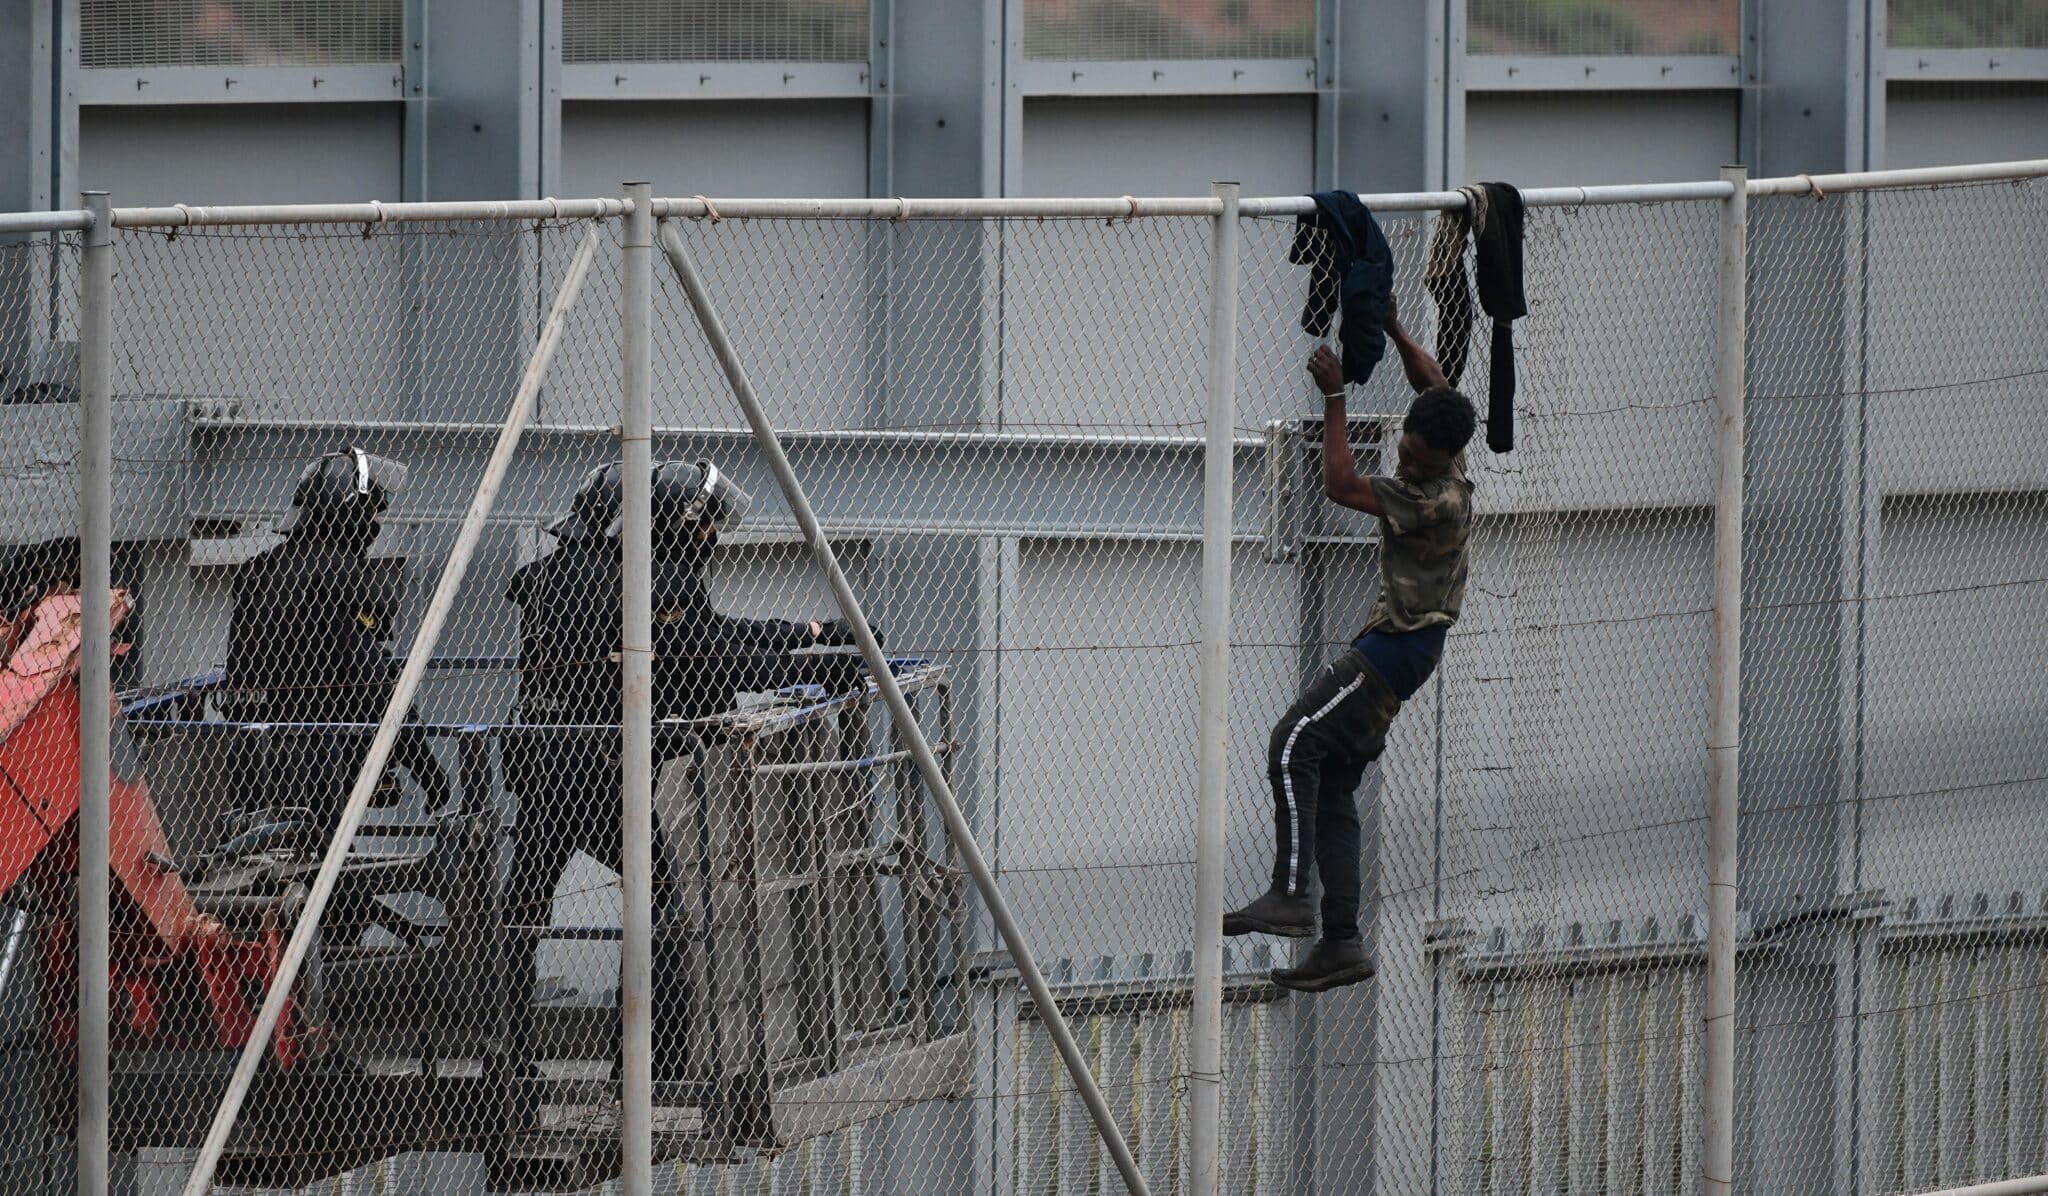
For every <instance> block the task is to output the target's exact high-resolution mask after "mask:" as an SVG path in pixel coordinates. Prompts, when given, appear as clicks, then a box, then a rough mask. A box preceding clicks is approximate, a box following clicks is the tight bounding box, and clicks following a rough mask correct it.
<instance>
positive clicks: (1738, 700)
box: [1700, 166, 1749, 1196]
mask: <svg viewBox="0 0 2048 1196" xmlns="http://www.w3.org/2000/svg"><path fill="white" fill-rule="evenodd" d="M1721 178H1722V179H1723V180H1725V181H1726V182H1728V183H1729V184H1731V186H1732V190H1731V192H1730V194H1729V195H1728V197H1727V198H1726V199H1724V200H1723V201H1722V207H1721V238H1720V249H1721V252H1720V264H1719V270H1720V283H1721V288H1720V303H1719V306H1718V308H1717V310H1716V312H1715V317H1714V323H1715V345H1716V358H1715V366H1714V409H1715V429H1716V431H1715V437H1714V466H1715V472H1714V638H1713V664H1712V680H1711V682H1710V688H1709V693H1710V701H1711V702H1712V707H1713V709H1712V714H1711V717H1710V723H1709V731H1708V735H1709V738H1710V744H1709V749H1708V765H1707V770H1708V778H1709V780H1708V785H1709V793H1708V798H1707V989H1706V1024H1705V1027H1704V1030H1705V1036H1704V1037H1705V1050H1706V1056H1707V1057H1706V1059H1705V1061H1704V1062H1705V1066H1704V1067H1703V1068H1702V1072H1701V1083H1700V1192H1701V1193H1702V1194H1703V1196H1727V1193H1729V1192H1730V1191H1731V1190H1732V1188H1733V1186H1734V1175H1735V894H1736V888H1735V883H1736V878H1735V863H1736V819H1737V815H1738V812H1739V805H1740V795H1741V776H1742V770H1741V732H1742V448H1743V445H1742V436H1743V386H1744V373H1743V354H1744V352H1745V350H1746V348H1747V344H1748V335H1747V324H1746V320H1747V307H1746V303H1747V288H1748V283H1749V267H1748V258H1747V254H1748V248H1749V246H1748V240H1749V237H1748V234H1749V203H1748V198H1749V197H1748V187H1749V171H1748V169H1747V168H1745V167H1741V166H1724V167H1722V168H1721Z"/></svg>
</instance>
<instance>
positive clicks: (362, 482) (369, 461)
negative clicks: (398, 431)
mask: <svg viewBox="0 0 2048 1196" xmlns="http://www.w3.org/2000/svg"><path fill="white" fill-rule="evenodd" d="M349 456H351V457H353V458H354V460H353V461H352V462H351V464H352V465H353V466H354V470H355V479H354V481H355V490H356V495H357V497H359V498H367V497H369V496H371V495H374V494H381V495H382V496H383V497H384V498H385V499H386V500H387V501H388V500H389V499H390V497H391V496H392V495H394V494H396V493H398V492H399V491H400V490H403V489H405V479H406V475H407V474H409V473H410V472H411V471H410V470H408V469H407V468H406V467H405V466H403V465H400V464H399V463H398V462H396V461H393V460H392V459H391V458H389V457H379V456H378V455H376V454H375V453H366V452H364V451H363V450H361V449H350V450H349Z"/></svg>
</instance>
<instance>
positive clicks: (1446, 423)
mask: <svg viewBox="0 0 2048 1196" xmlns="http://www.w3.org/2000/svg"><path fill="white" fill-rule="evenodd" d="M1478 422H1479V417H1478V416H1477V415H1475V414H1474V413H1473V410H1472V400H1470V399H1468V398H1466V397H1465V396H1464V395H1463V394H1461V393H1460V392H1458V391H1456V390H1453V389H1451V388H1450V387H1448V386H1432V387H1430V388H1429V389H1428V390H1425V391H1423V392H1422V393H1421V394H1419V395H1416V396H1415V401H1414V402H1413V403H1410V404H1409V405H1408V418H1406V419H1404V420H1402V421H1401V430H1402V431H1403V432H1413V433H1414V434H1415V435H1417V436H1420V437H1422V439H1423V442H1424V443H1426V444H1428V445H1429V447H1431V448H1433V449H1435V450H1436V451H1438V452H1440V453H1444V454H1446V455H1449V456H1456V455H1457V454H1458V453H1460V452H1463V451H1464V448H1465V445H1466V444H1467V443H1468V442H1469V441H1470V440H1471V439H1472V430H1473V428H1474V427H1476V426H1477V425H1478Z"/></svg>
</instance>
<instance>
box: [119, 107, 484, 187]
mask: <svg viewBox="0 0 2048 1196" xmlns="http://www.w3.org/2000/svg"><path fill="white" fill-rule="evenodd" d="M79 123H80V126H81V127H80V133H79V142H80V146H79V158H80V163H79V175H80V178H81V179H82V181H83V185H84V186H86V187H88V188H92V189H94V190H106V191H111V192H113V193H114V194H115V195H116V196H118V197H120V202H122V203H133V204H170V203H194V204H203V203H314V202H319V201H323V200H333V199H340V198H347V199H380V200H397V199H399V198H401V197H400V195H399V148H400V146H399V135H400V125H401V114H400V111H399V107H398V105H396V104H274V105H273V104H262V105H246V106H245V105H240V104H237V105H232V106H227V105H203V106H201V105H195V106H177V105H174V106H167V107H163V108H146V109H145V108H134V107H121V108H104V107H91V108H86V109H84V110H83V112H82V113H81V114H80V120H79ZM499 198H502V196H500V197H499Z"/></svg>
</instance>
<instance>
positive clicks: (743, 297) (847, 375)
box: [562, 100, 880, 427]
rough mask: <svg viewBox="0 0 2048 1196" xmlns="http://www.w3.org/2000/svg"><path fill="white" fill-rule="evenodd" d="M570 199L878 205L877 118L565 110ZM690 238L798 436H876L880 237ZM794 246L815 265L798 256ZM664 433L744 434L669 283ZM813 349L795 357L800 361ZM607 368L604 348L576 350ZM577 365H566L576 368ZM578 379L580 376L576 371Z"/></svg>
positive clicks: (707, 106)
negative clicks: (834, 432)
mask: <svg viewBox="0 0 2048 1196" xmlns="http://www.w3.org/2000/svg"><path fill="white" fill-rule="evenodd" d="M562 159H563V160H562V187H563V190H564V191H565V192H566V193H569V194H594V195H609V194H612V193H614V192H616V191H617V190H618V186H619V183H620V182H621V181H622V180H626V179H635V180H638V179H646V180H649V181H651V182H652V183H653V184H654V188H655V192H656V194H671V195H694V194H704V195H762V194H776V193H795V192H802V193H805V194H818V195H827V196H862V195H865V194H866V193H867V171H868V159H867V105H866V104H865V103H864V102H862V101H858V100H822V101H809V100H791V101H780V102H774V103H738V102H695V101H676V102H616V103H615V102H589V103H570V104H565V105H563V133H562ZM683 233H684V236H685V237H686V238H688V239H689V241H690V244H691V249H692V252H693V253H695V254H697V256H698V260H699V262H700V263H701V264H702V268H703V270H704V271H705V275H706V278H707V281H708V282H709V284H710V286H711V287H712V288H713V291H714V293H716V294H718V295H720V296H721V300H720V301H721V303H723V304H724V306H725V309H726V311H727V312H729V313H732V314H731V315H730V316H729V317H728V322H729V324H730V325H731V328H732V335H733V338H734V341H735V343H736V344H737V345H738V346H739V347H740V351H741V353H742V354H743V355H744V357H745V358H746V360H747V362H748V368H749V370H750V371H751V372H752V373H753V375H754V379H755V382H756V384H757V385H758V386H759V387H760V388H761V392H762V394H763V396H764V397H765V400H766V402H767V403H768V405H769V410H770V411H772V412H773V413H774V416H775V419H776V421H777V423H778V424H781V425H784V426H799V427H801V426H811V427H849V426H859V425H861V424H863V423H865V422H866V421H865V418H864V416H865V414H866V411H865V408H866V391H865V381H866V379H865V375H864V372H863V371H864V366H863V362H862V359H861V354H862V351H863V349H864V347H865V346H866V344H867V343H868V336H869V332H868V327H867V321H868V319H869V318H871V317H870V313H869V312H868V310H867V305H866V302H865V300H866V296H867V293H868V288H869V287H870V286H871V285H872V284H873V280H872V279H870V278H869V277H867V267H868V264H869V261H868V256H867V255H868V246H869V244H870V242H871V241H873V240H875V239H876V238H877V236H878V235H880V230H878V229H876V228H874V227H871V226H869V225H865V224H862V223H858V222H849V223H819V224H809V225H796V226H790V227H781V228H777V227H772V226H770V227H756V226H748V225H742V224H739V223H731V224H723V225H716V224H710V223H708V222H687V223H685V224H684V225H683ZM791 237H795V238H797V239H798V240H799V243H800V245H801V251H800V252H796V253H790V252H786V250H787V248H788V246H789V241H790V238H791ZM656 292H657V294H656V300H655V303H656V308H657V311H658V315H657V327H656V333H655V339H654V353H655V358H654V378H655V384H654V393H655V400H654V403H655V419H656V421H657V422H660V423H690V424H706V423H714V424H715V423H733V422H736V419H735V416H736V412H735V411H734V409H733V407H732V405H731V404H732V400H731V397H730V396H729V395H727V394H726V393H725V391H724V388H723V386H721V385H714V380H715V379H716V378H717V377H718V374H717V372H716V369H715V367H714V365H713V363H712V361H711V359H710V356H709V354H708V351H707V350H705V349H704V348H703V346H702V337H701V334H699V333H698V332H697V330H696V327H695V325H694V323H693V322H692V321H691V319H690V317H689V315H688V312H687V310H686V308H685V306H684V304H683V302H682V298H681V293H680V291H679V290H677V288H675V287H674V286H673V284H672V283H671V282H670V281H668V280H666V279H663V280H658V281H657V284H656ZM792 346H799V347H800V349H799V351H797V352H794V353H792V352H791V347H792ZM586 351H587V353H589V354H594V355H596V357H597V358H598V359H599V360H598V361H596V362H595V363H593V365H592V368H591V370H590V371H587V372H588V373H589V374H590V376H593V377H607V376H609V373H608V371H609V370H610V369H611V368H613V367H611V366H609V365H607V364H605V355H606V354H612V355H613V356H615V355H616V354H615V352H614V351H613V350H612V349H611V348H610V347H609V345H608V344H600V343H598V342H597V341H596V340H592V341H590V342H589V343H587V344H586V345H584V346H583V347H582V349H581V350H578V351H577V355H576V356H577V359H578V360H580V359H581V354H583V353H584V352H586ZM568 360H569V359H568V358H565V359H564V361H565V363H566V362H567V361H568ZM575 368H576V367H574V366H571V369H572V370H573V369H575Z"/></svg>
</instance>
